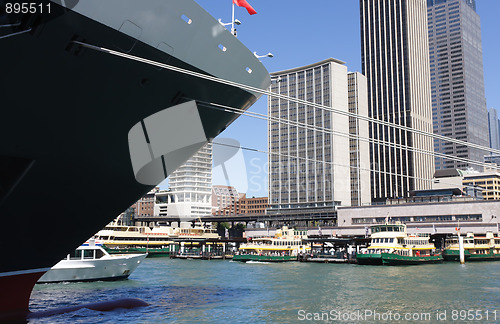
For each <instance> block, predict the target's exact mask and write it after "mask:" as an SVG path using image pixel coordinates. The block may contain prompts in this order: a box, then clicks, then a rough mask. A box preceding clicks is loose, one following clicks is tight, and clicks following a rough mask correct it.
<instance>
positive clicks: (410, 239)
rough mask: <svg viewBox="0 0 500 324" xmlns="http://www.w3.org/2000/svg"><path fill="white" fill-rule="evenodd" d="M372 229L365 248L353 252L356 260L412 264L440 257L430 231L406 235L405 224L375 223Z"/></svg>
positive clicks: (436, 259) (382, 263)
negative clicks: (355, 253) (431, 241)
mask: <svg viewBox="0 0 500 324" xmlns="http://www.w3.org/2000/svg"><path fill="white" fill-rule="evenodd" d="M371 233H372V234H371V236H370V246H369V247H368V249H367V250H366V251H365V252H364V253H363V252H362V253H358V254H357V255H356V259H357V262H358V264H363V265H365V264H366V265H415V264H426V263H438V262H442V261H443V257H442V256H441V255H440V254H438V253H437V252H436V247H435V246H434V244H432V243H430V242H429V239H430V235H429V234H416V235H408V234H407V232H406V225H405V224H400V223H395V224H387V223H386V224H383V225H374V226H371Z"/></svg>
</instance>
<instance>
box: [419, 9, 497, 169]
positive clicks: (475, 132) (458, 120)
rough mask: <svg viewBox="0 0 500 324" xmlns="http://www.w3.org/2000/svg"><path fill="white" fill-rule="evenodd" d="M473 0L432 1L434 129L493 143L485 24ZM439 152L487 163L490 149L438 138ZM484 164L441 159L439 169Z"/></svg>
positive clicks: (430, 43) (437, 149)
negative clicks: (489, 123) (485, 63)
mask: <svg viewBox="0 0 500 324" xmlns="http://www.w3.org/2000/svg"><path fill="white" fill-rule="evenodd" d="M475 8H476V4H475V2H474V1H470V0H429V1H428V28H429V58H430V69H431V86H432V113H433V121H434V132H435V133H436V134H439V135H443V136H447V137H451V138H454V139H459V140H462V141H467V142H469V143H473V144H479V145H482V146H486V147H488V146H489V139H488V132H486V131H485V125H486V121H487V118H488V116H487V108H486V99H485V95H484V76H483V54H482V48H481V24H480V19H479V15H478V14H477V13H476V11H475ZM434 150H435V151H436V152H437V153H443V154H447V155H452V156H454V157H459V158H465V159H469V160H475V161H479V162H482V161H483V157H484V155H486V154H488V153H487V152H486V151H483V150H480V149H476V148H470V147H468V146H465V145H460V144H455V143H451V142H448V141H439V140H436V141H435V142H434ZM444 168H454V169H466V168H474V169H476V170H478V171H480V170H481V166H478V165H475V164H471V163H467V162H466V161H454V160H452V159H446V158H442V157H436V169H444Z"/></svg>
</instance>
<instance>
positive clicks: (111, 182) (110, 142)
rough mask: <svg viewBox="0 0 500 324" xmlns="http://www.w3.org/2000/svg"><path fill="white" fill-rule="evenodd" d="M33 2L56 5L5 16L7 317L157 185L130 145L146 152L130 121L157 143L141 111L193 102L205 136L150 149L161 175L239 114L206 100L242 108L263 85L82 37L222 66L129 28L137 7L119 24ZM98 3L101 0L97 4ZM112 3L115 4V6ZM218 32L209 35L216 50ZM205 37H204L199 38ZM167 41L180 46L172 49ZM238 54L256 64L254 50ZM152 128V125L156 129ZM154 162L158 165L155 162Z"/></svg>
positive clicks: (2, 175) (0, 37) (1, 149)
mask: <svg viewBox="0 0 500 324" xmlns="http://www.w3.org/2000/svg"><path fill="white" fill-rule="evenodd" d="M69 2H70V1H66V3H69ZM73 2H75V1H73ZM76 2H78V1H76ZM101 2H106V0H101ZM111 2H112V1H110V3H111ZM124 2H129V1H122V2H121V3H122V6H123V7H120V8H121V9H120V10H121V11H123V8H124V7H127V4H126V3H124ZM37 3H40V4H43V5H47V4H50V6H51V12H50V13H48V12H39V13H36V14H27V15H16V16H9V15H5V14H4V15H3V16H2V17H1V20H0V21H2V24H3V26H4V27H3V28H0V33H1V34H0V48H1V51H0V71H1V76H0V93H1V96H0V112H1V116H0V120H1V121H2V122H1V126H0V138H1V140H0V218H1V220H2V223H3V228H4V229H5V230H4V233H3V234H2V235H1V236H0V246H1V250H2V251H1V253H2V256H3V258H2V260H3V261H2V262H1V263H0V317H2V315H3V316H4V317H5V316H10V315H12V314H18V313H25V312H27V311H28V301H29V296H30V294H31V290H32V287H33V285H34V284H35V282H36V281H37V280H38V279H39V278H40V276H42V275H43V273H44V272H45V271H47V270H48V269H49V268H50V267H51V266H53V265H54V264H56V263H57V262H58V261H60V260H61V259H62V258H63V257H64V256H65V255H66V254H67V253H68V251H70V250H72V249H75V248H76V247H77V246H79V245H80V244H81V243H82V242H84V241H85V240H86V239H88V238H89V237H90V236H91V235H92V234H94V233H96V232H98V231H99V230H100V229H101V228H103V227H104V226H105V225H106V224H107V223H108V222H109V221H110V220H112V219H113V218H114V217H116V215H118V214H120V213H121V212H122V211H123V210H125V209H126V208H127V207H128V206H130V205H131V204H133V203H134V202H135V201H136V200H137V199H138V198H140V197H141V196H142V195H144V194H145V193H146V192H148V191H149V190H150V189H151V187H152V186H154V183H151V181H149V183H148V181H147V180H146V181H143V180H141V179H139V178H140V174H141V172H142V170H139V168H140V167H142V166H144V165H146V164H147V161H146V162H144V161H142V160H141V159H140V158H139V160H141V161H139V162H135V164H134V154H140V153H134V152H132V151H134V149H133V148H132V146H131V145H132V144H131V137H130V136H131V135H130V134H131V129H134V127H135V129H137V125H142V127H143V128H144V137H145V140H146V142H145V143H144V145H147V146H148V147H150V148H151V142H150V141H151V138H148V132H147V131H146V128H148V127H149V126H148V125H147V123H145V122H144V121H146V120H147V118H148V117H150V116H152V115H153V116H154V114H156V113H158V112H161V111H165V109H166V110H167V111H168V110H169V109H171V108H169V107H179V106H178V105H180V104H184V103H186V102H190V103H191V105H190V106H189V107H191V108H193V107H194V109H195V111H194V112H192V113H194V115H195V116H199V123H200V124H201V126H202V132H203V134H204V140H205V141H204V142H202V141H195V142H194V143H192V145H191V146H190V147H188V148H187V149H184V150H183V149H178V150H173V151H172V152H165V153H169V154H165V155H161V156H159V155H158V154H157V152H154V154H153V153H152V154H151V159H152V160H153V159H155V161H156V162H154V163H153V162H152V163H150V164H149V165H148V167H152V170H150V171H148V172H147V173H149V174H153V173H155V175H154V176H153V177H149V178H152V180H155V179H158V176H159V175H157V173H159V172H160V171H163V173H164V174H163V175H164V177H166V176H167V175H168V173H169V172H170V170H172V169H175V167H176V166H178V164H179V163H182V162H183V161H185V160H186V159H187V158H189V157H190V155H191V154H192V153H194V152H195V151H196V149H197V148H199V147H201V145H203V144H204V143H205V142H206V141H207V140H210V139H212V138H214V137H215V136H217V134H218V133H220V132H221V131H222V130H223V129H224V128H225V127H226V126H227V125H229V124H230V123H231V122H232V121H233V120H234V119H235V115H233V114H230V113H227V112H224V111H220V110H215V109H212V108H211V107H210V105H207V104H203V105H202V104H200V103H202V102H215V103H220V104H223V105H228V106H232V107H238V108H241V109H246V108H248V107H249V106H250V105H251V104H253V103H254V102H255V101H256V100H257V99H258V95H255V94H254V93H250V92H248V91H245V90H242V89H241V88H238V87H234V86H228V85H224V84H221V83H217V82H212V81H207V80H203V79H200V78H196V77H193V76H189V75H186V74H182V73H178V72H173V71H169V70H167V69H160V68H158V67H156V66H152V65H149V64H145V63H141V62H137V61H133V60H128V59H125V58H121V57H116V56H113V55H109V54H106V53H104V52H101V51H96V50H92V49H91V48H88V47H84V46H81V45H80V44H79V43H76V42H75V41H77V42H81V43H85V44H91V45H95V46H102V47H106V48H110V49H114V50H117V51H119V52H126V53H128V54H130V55H134V56H137V57H142V58H147V59H150V60H153V61H156V62H161V63H166V64H169V65H172V66H176V67H181V68H184V69H187V70H191V71H196V72H200V73H203V74H206V75H215V76H217V75H216V74H215V73H213V71H207V69H204V68H203V66H200V65H197V64H194V63H193V62H195V61H196V60H189V59H187V60H184V59H183V57H182V55H181V57H179V55H175V49H176V47H175V46H172V47H170V46H169V45H168V46H155V45H154V44H153V43H151V42H149V43H148V42H147V41H143V39H147V38H148V35H147V33H148V31H147V30H146V29H148V30H151V29H153V30H154V28H145V30H143V33H142V34H141V36H140V37H137V38H135V37H133V36H131V34H133V29H134V28H130V26H133V25H136V24H137V25H138V23H137V21H138V20H140V19H139V18H135V19H130V20H128V19H123V18H120V19H121V20H122V21H124V23H123V24H122V25H121V26H122V27H123V26H128V27H126V28H118V27H117V26H113V24H112V23H109V24H107V22H106V21H103V20H102V19H101V21H99V20H96V19H94V17H90V16H87V15H85V14H82V13H81V12H77V11H76V9H78V8H79V7H78V4H77V5H76V7H75V8H70V7H69V6H68V5H66V7H63V6H62V5H58V4H57V3H55V2H48V1H38V2H37ZM92 3H97V2H96V1H91V0H86V1H85V6H86V7H84V9H85V10H86V9H88V8H90V9H92V8H91V6H92ZM114 3H115V4H117V2H116V1H114ZM139 3H141V1H136V2H134V4H139ZM186 3H189V4H190V6H194V8H195V9H196V6H195V5H192V4H191V1H185V0H183V1H173V0H167V1H163V3H162V4H159V2H158V1H151V2H148V1H146V2H144V3H143V4H142V5H143V6H148V5H153V4H155V5H160V6H163V7H166V8H163V7H162V8H163V10H164V11H160V12H159V13H158V14H159V15H160V14H162V13H163V12H164V13H165V14H166V13H168V12H173V11H175V10H178V7H182V6H184V5H185V4H186ZM1 5H2V3H0V6H1ZM172 7H175V8H172ZM110 8H112V7H110ZM171 8H172V11H170V9H171ZM73 9H75V10H73ZM90 9H89V10H90ZM160 9H161V8H160ZM200 9H201V8H200ZM102 10H103V8H99V12H100V14H102ZM120 10H118V9H117V11H120ZM130 10H134V8H131V9H130ZM190 10H191V9H190ZM196 10H198V9H196ZM83 11H84V10H83ZM152 11H156V12H158V9H157V8H155V9H154V10H152ZM108 14H109V15H115V13H114V12H112V9H110V11H109V12H108ZM118 14H119V13H118ZM198 14H199V15H201V16H200V17H202V18H203V19H208V18H206V17H205V14H206V13H205V12H204V11H203V12H201V11H200V13H198V11H194V12H190V13H188V15H189V16H191V17H196V16H197V15H198ZM206 15H208V14H206ZM189 16H188V17H189ZM191 17H190V18H191ZM164 18H165V19H167V20H168V19H169V18H170V16H168V15H167V17H164ZM200 19H201V18H200ZM210 19H212V18H211V17H210ZM212 20H213V24H214V25H213V26H216V21H215V19H212ZM127 21H129V22H131V23H132V24H130V23H128V22H127ZM142 23H143V22H141V24H142ZM185 24H186V26H187V27H190V26H189V24H188V23H185ZM196 27H197V28H201V27H200V26H196ZM202 27H203V26H202ZM203 28H205V27H203ZM207 28H208V27H207ZM120 29H122V30H120ZM131 30H132V32H131ZM158 32H160V31H158ZM177 32H178V33H184V31H183V30H178V31H177ZM226 34H229V32H227V31H225V30H224V31H223V34H222V35H224V37H226V38H227V37H229V36H230V37H232V35H230V34H229V36H226ZM190 36H192V37H191V39H190V38H189V37H190ZM195 36H196V34H193V35H191V33H190V32H189V31H186V32H185V35H183V37H184V38H185V42H190V41H193V37H195ZM232 38H234V37H232ZM227 39H230V38H227ZM234 41H236V39H235V40H234ZM167 42H168V39H167V40H166V42H165V44H169V43H167ZM172 42H174V41H171V42H170V43H172ZM217 42H218V40H215V45H214V47H215V48H216V50H219V49H218V48H217ZM190 46H193V45H190ZM206 46H207V45H206V44H200V45H199V46H198V47H199V48H198V49H197V50H198V51H201V50H202V49H203V48H204V47H206ZM234 46H240V45H239V43H235V45H234ZM165 48H166V49H167V50H165ZM169 48H172V49H173V51H171V52H170V53H168V52H169V50H168V49H169ZM193 50H194V48H193ZM206 51H207V53H206V55H208V57H207V62H206V63H207V64H206V66H212V67H213V66H214V63H213V62H212V63H211V62H210V60H211V56H210V55H211V54H210V53H208V52H209V50H206ZM241 59H242V60H245V59H248V60H250V61H251V62H252V64H256V63H255V61H253V60H252V59H253V58H252V57H251V53H250V52H249V51H248V55H247V57H244V58H241ZM243 64H245V63H243ZM201 65H204V64H201ZM215 65H216V64H215ZM258 68H259V69H260V68H261V67H260V66H259V67H258ZM262 70H263V71H265V69H263V67H262ZM256 71H257V70H256V69H255V68H254V69H253V72H254V76H253V77H257V78H260V79H261V84H260V85H258V86H260V87H261V88H266V87H267V84H268V78H269V77H268V75H267V71H266V72H265V73H264V72H262V73H261V76H256V75H255V74H256V73H255V72H256ZM259 73H260V72H259ZM222 77H224V75H222ZM236 81H238V80H236ZM242 81H243V80H242ZM179 111H184V110H182V109H181V110H179ZM179 116H180V117H178V118H181V119H182V118H183V117H182V115H179ZM189 116H191V115H189ZM170 117H171V118H167V120H166V122H167V124H168V123H170V124H169V125H171V124H172V122H173V123H174V124H179V125H181V126H180V130H181V131H182V130H184V131H188V134H189V133H190V132H189V129H186V126H184V127H182V125H188V127H189V125H190V124H189V121H188V122H187V124H186V120H174V121H172V120H171V119H172V118H174V117H175V116H174V117H172V116H170ZM165 128H169V127H165ZM170 128H171V127H170ZM148 130H149V131H150V132H149V137H152V134H153V133H154V132H153V130H152V129H148ZM175 131H176V132H179V129H176V130H175ZM176 132H169V129H162V130H161V131H160V133H161V134H162V135H163V137H164V138H163V139H162V138H156V140H158V141H160V140H163V141H165V142H166V143H168V142H176V141H178V140H179V138H181V137H183V136H186V135H183V134H177V133H176ZM197 132H198V133H199V132H200V130H199V129H198V131H197ZM132 142H133V139H132ZM160 146H161V145H160ZM184 146H186V145H184ZM172 147H174V148H175V145H174V146H172ZM139 151H140V150H139ZM150 151H151V149H150ZM151 152H152V151H151ZM136 160H137V159H136ZM160 162H161V163H160ZM153 164H154V165H153ZM158 165H160V166H162V168H160V169H161V170H160V171H158V170H156V169H155V170H153V169H154V167H156V166H158ZM160 173H161V172H160ZM143 178H144V177H143ZM146 178H148V176H146ZM138 180H139V181H138ZM141 182H142V183H141ZM158 182H159V181H158ZM144 183H145V184H144Z"/></svg>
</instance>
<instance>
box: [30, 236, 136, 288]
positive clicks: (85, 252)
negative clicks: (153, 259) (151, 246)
mask: <svg viewBox="0 0 500 324" xmlns="http://www.w3.org/2000/svg"><path fill="white" fill-rule="evenodd" d="M145 258H146V254H122V255H110V254H108V253H107V252H106V250H104V249H103V248H102V246H101V244H100V243H96V242H95V241H94V240H90V241H89V242H87V243H86V244H83V245H82V246H80V247H78V248H77V249H76V250H75V251H74V252H73V253H71V254H68V255H67V256H66V258H65V259H63V260H61V261H59V262H58V263H57V264H56V265H55V266H53V267H52V268H51V269H50V270H49V271H47V272H46V273H45V274H44V275H43V276H42V277H41V278H40V279H39V280H38V283H56V282H76V281H111V280H121V279H126V278H128V276H130V274H131V273H132V272H134V270H135V269H136V268H137V267H138V266H139V264H140V263H141V262H142V261H143V260H144V259H145Z"/></svg>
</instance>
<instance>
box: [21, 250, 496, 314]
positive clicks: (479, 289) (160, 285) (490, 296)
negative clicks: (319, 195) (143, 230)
mask: <svg viewBox="0 0 500 324" xmlns="http://www.w3.org/2000/svg"><path fill="white" fill-rule="evenodd" d="M499 270H500V262H478V263H468V264H465V265H460V264H458V263H443V264H434V265H420V266H406V267H389V266H360V265H352V264H306V263H297V262H289V263H278V264H262V263H239V262H229V261H201V260H170V259H168V258H158V259H146V260H145V262H144V263H143V264H141V266H140V267H139V268H138V269H137V270H136V271H135V272H134V273H133V274H132V275H131V277H130V279H129V280H125V281H120V282H97V283H73V284H45V285H37V286H36V288H35V290H34V292H33V294H32V300H31V309H32V310H33V311H36V310H42V309H48V308H49V309H50V308H54V307H64V306H70V305H77V304H83V303H89V302H96V301H103V300H112V299H119V298H125V297H135V298H140V299H142V300H144V301H146V302H148V303H149V304H150V306H149V307H145V308H139V309H133V310H115V311H112V312H96V311H90V310H80V311H77V312H75V313H70V314H64V315H58V316H54V317H50V318H45V319H40V320H36V321H31V322H33V323H38V322H39V323H67V322H80V323H116V322H122V323H123V322H126V323H136V322H139V323H158V322H160V323H172V322H173V323H175V322H182V323H200V322H210V323H221V322H222V323H236V322H239V323H252V322H258V323H304V322H315V321H314V319H318V320H324V321H323V322H325V321H327V320H329V321H330V322H335V321H334V320H336V319H337V320H341V322H346V323H353V322H367V323H369V322H371V323H374V322H391V320H392V321H396V320H397V319H399V321H400V322H415V323H416V322H419V323H421V322H426V323H435V322H457V321H460V320H461V319H462V320H464V322H466V321H467V320H468V321H467V322H474V323H484V322H489V323H493V322H500V277H499V276H498V274H499ZM377 314H378V315H377ZM376 316H378V317H376ZM398 316H399V317H398ZM486 318H488V320H486Z"/></svg>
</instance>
